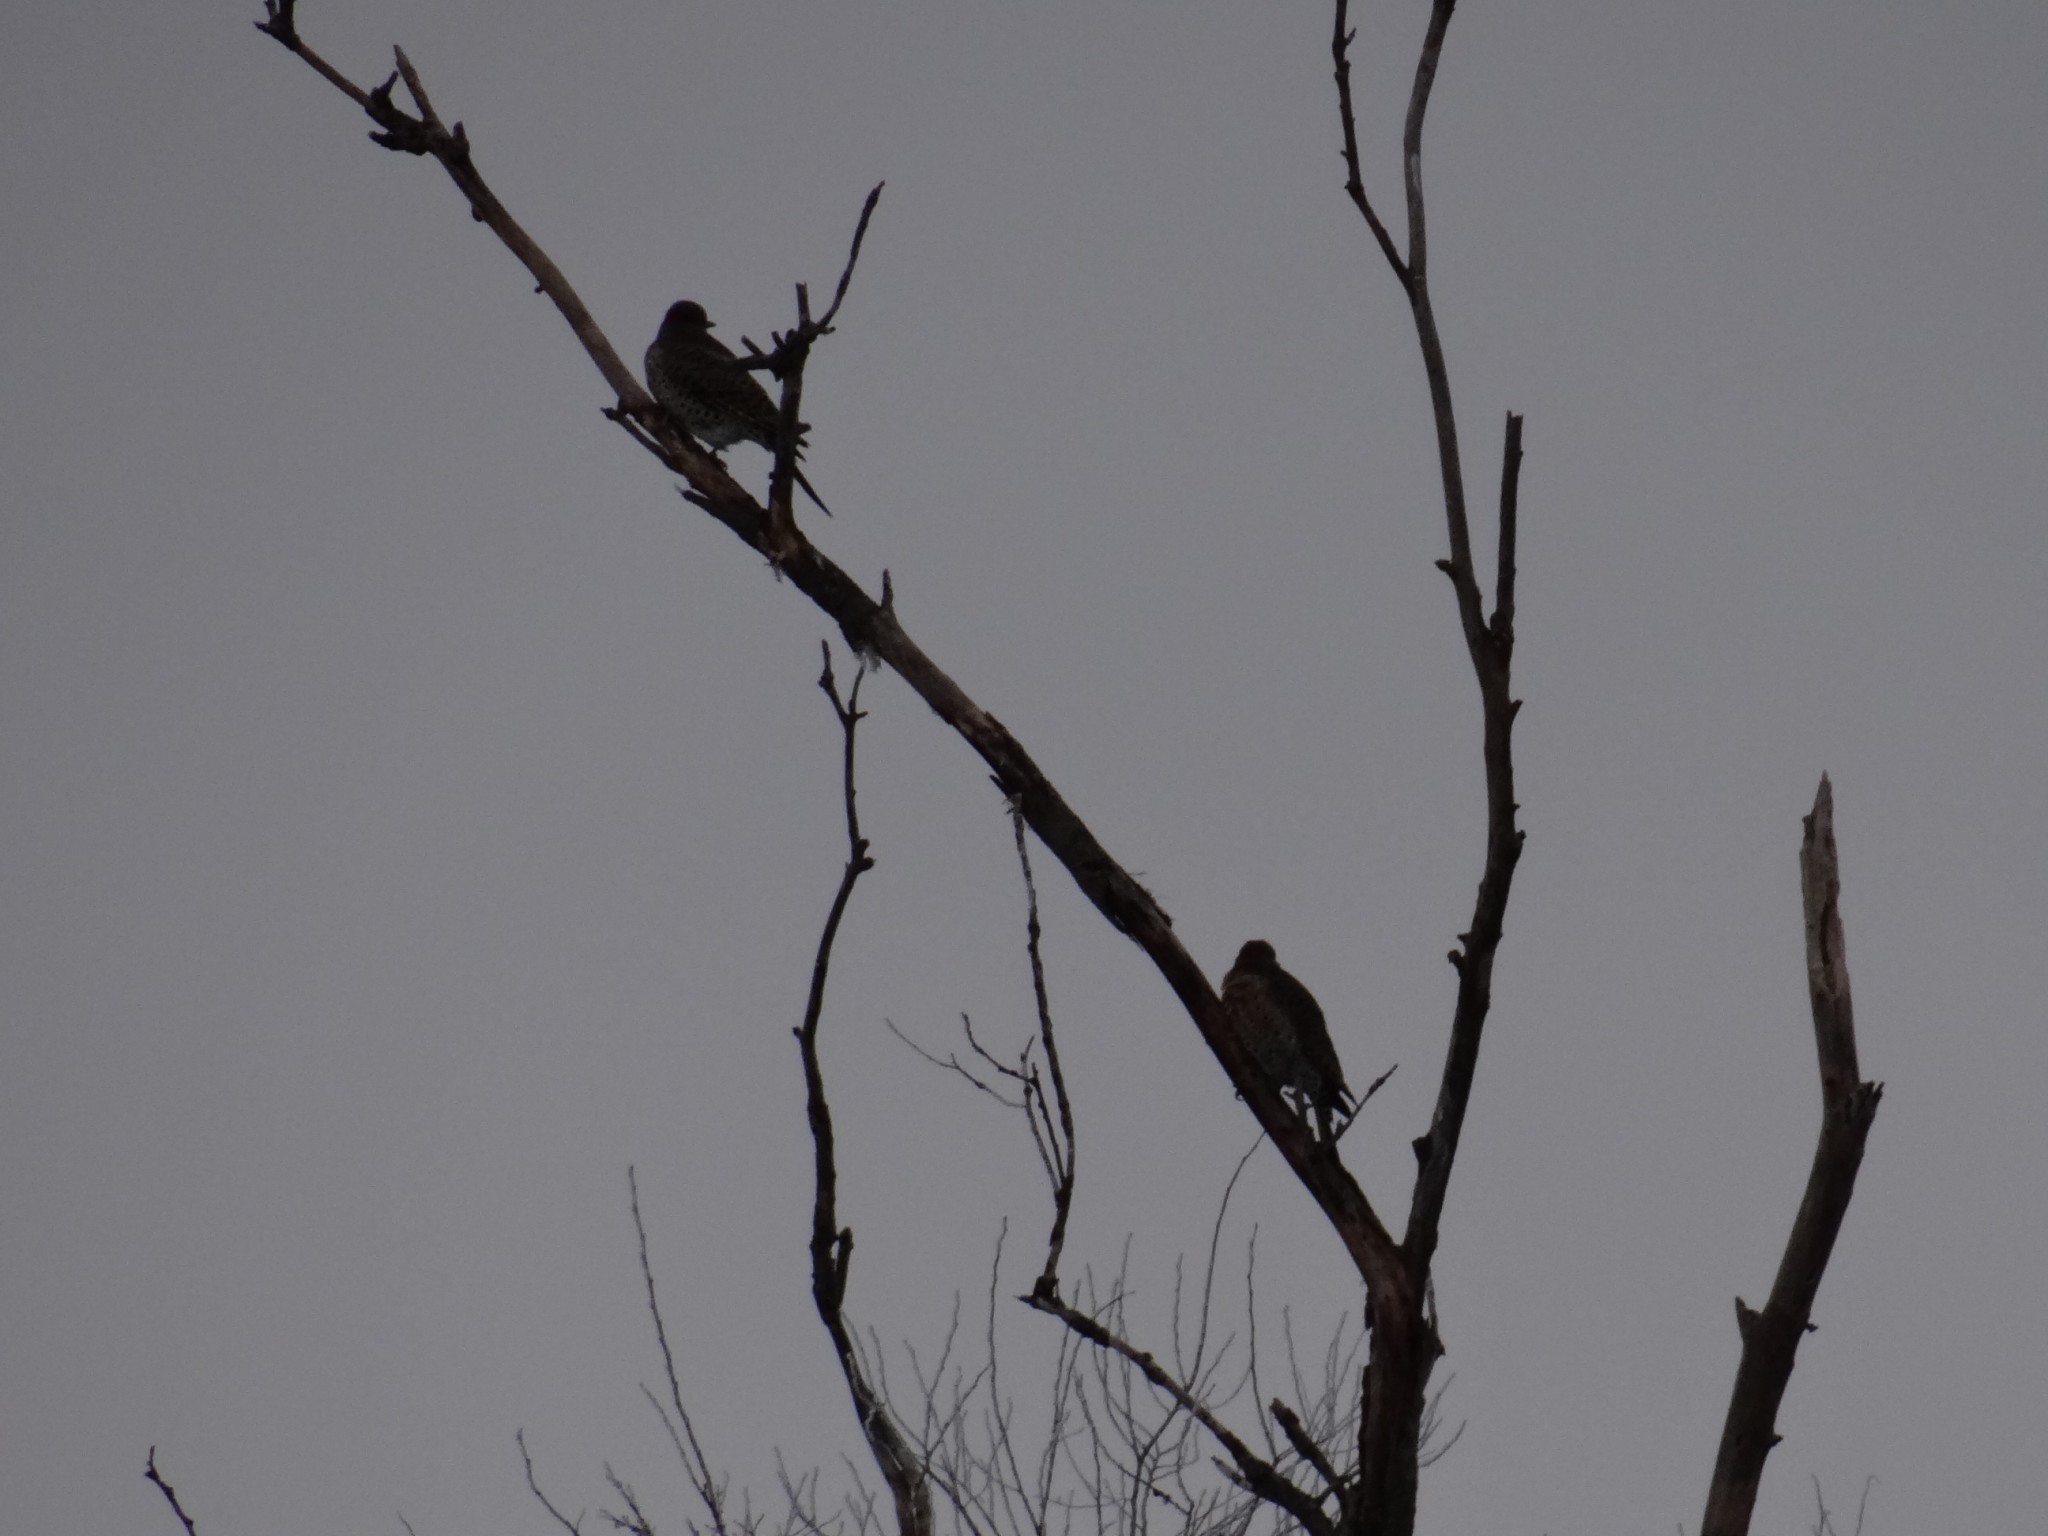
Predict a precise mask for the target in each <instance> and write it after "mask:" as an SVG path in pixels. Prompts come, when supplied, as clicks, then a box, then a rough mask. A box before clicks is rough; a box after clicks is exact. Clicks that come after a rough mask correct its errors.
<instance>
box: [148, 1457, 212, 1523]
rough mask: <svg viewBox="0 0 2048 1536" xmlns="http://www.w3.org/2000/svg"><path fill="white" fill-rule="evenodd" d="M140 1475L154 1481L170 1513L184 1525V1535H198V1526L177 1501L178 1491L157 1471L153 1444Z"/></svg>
mask: <svg viewBox="0 0 2048 1536" xmlns="http://www.w3.org/2000/svg"><path fill="white" fill-rule="evenodd" d="M142 1475H143V1476H144V1477H146V1478H148V1479H149V1480H150V1481H151V1482H152V1483H155V1484H156V1486H157V1490H158V1492H160V1493H162V1494H163V1496H164V1498H165V1499H166V1500H168V1501H169V1503H170V1506H171V1513H173V1514H175V1515H176V1516H177V1517H178V1520H179V1522H180V1523H181V1524H182V1525H183V1526H184V1527H185V1536H199V1527H198V1526H196V1525H194V1524H193V1523H192V1517H191V1516H190V1515H188V1514H186V1513H185V1506H184V1505H182V1504H180V1503H179V1502H178V1491H177V1490H176V1489H175V1488H173V1487H172V1486H171V1485H170V1484H169V1483H168V1482H167V1481H165V1479H164V1475H163V1473H161V1472H159V1471H157V1469H156V1447H155V1446H153V1445H152V1446H151V1447H150V1448H149V1465H148V1466H147V1467H145V1468H144V1469H143V1473H142Z"/></svg>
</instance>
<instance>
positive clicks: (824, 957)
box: [795, 646, 932, 1536]
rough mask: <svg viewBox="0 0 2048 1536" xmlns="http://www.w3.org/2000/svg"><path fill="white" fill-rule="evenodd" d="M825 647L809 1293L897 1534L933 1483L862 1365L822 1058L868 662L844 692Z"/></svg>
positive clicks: (853, 847)
mask: <svg viewBox="0 0 2048 1536" xmlns="http://www.w3.org/2000/svg"><path fill="white" fill-rule="evenodd" d="M822 649H823V651H824V669H823V670H822V671H821V672H820V673H819V676H818V687H819V688H820V690H822V691H823V693H824V694H825V697H826V698H827V699H829V700H830V701H831V704H832V712H833V714H834V715H835V716H836V717H837V718H838V720H839V729H840V739H841V751H840V764H841V769H840V783H841V798H842V799H843V800H844V802H845V807H846V866H845V868H844V869H843V870H842V871H841V873H840V877H839V888H838V890H837V891H835V892H834V894H833V897H832V906H831V910H830V912H829V913H828V915H827V916H826V919H825V926H824V929H823V931H822V932H821V933H820V934H819V936H818V950H817V957H816V959H815V960H814V961H813V962H812V965H811V989H810V996H809V998H808V999H807V1000H806V1002H805V1004H804V1019H803V1023H802V1025H801V1026H799V1027H798V1028H797V1030H796V1031H795V1034H796V1039H797V1050H798V1053H799V1054H800V1055H801V1057H802V1058H803V1069H804V1112H805V1115H806V1117H807V1119H808V1120H809V1122H810V1127H811V1148H812V1162H813V1171H814V1180H815V1196H814V1198H813V1200H812V1204H811V1245H810V1246H811V1297H812V1300H813V1301H814V1302H815V1303H816V1304H817V1309H818V1319H819V1321H820V1322H822V1323H823V1324H824V1325H825V1332H826V1334H827V1336H829V1337H830V1339H831V1340H832V1349H833V1353H834V1354H836V1355H837V1356H838V1358H839V1372H840V1375H841V1376H842V1377H844V1378H845V1381H846V1388H847V1392H848V1394H849V1395H850V1396H851V1397H852V1399H853V1410H854V1416H855V1418H856V1419H857V1420H858V1421H859V1423H860V1431H861V1435H862V1437H863V1438H865V1439H866V1441H867V1443H868V1450H869V1452H870V1453H871V1454H872V1455H873V1456H874V1458H875V1466H876V1469H877V1470H878V1471H880V1472H881V1474H882V1481H883V1482H885V1483H887V1484H888V1486H889V1492H890V1495H891V1496H892V1497H893V1498H894V1500H895V1502H896V1522H897V1529H898V1532H899V1536H931V1532H932V1500H931V1488H930V1485H929V1483H928V1481H927V1479H926V1476H925V1471H924V1465H923V1462H922V1460H921V1459H920V1458H919V1457H918V1456H917V1454H916V1452H915V1451H913V1450H912V1448H911V1446H910V1444H909V1442H908V1441H907V1440H906V1439H905V1438H904V1436H903V1432H902V1431H901V1430H900V1429H899V1428H898V1427H897V1425H896V1422H895V1420H894V1419H893V1418H892V1417H891V1416H890V1414H889V1410H888V1406H887V1402H886V1398H885V1396H884V1394H883V1393H880V1392H878V1391H877V1390H876V1389H875V1386H874V1384H873V1383H872V1382H870V1380H869V1379H868V1375H867V1372H866V1371H865V1370H864V1369H863V1368H862V1365H861V1361H860V1356H859V1353H858V1351H857V1349H856V1347H855V1344H854V1339H853V1334H852V1331H851V1330H850V1329H849V1328H848V1327H847V1325H846V1316H845V1311H844V1306H845V1301H846V1276H847V1270H848V1267H849V1266H850V1264H851V1263H852V1259H853V1229H852V1228H851V1227H841V1226H840V1225H839V1214H838V1190H839V1169H838V1160H837V1154H836V1151H835V1143H834V1138H833V1131H832V1107H831V1105H830V1103H829V1102H828V1101H827V1099H826V1097H825V1073H824V1068H823V1067H822V1066H821V1065H820V1063H819V1058H818V1023H819V1020H820V1018H821V1017H822V1016H823V1014H824V1009H825V981H826V977H827V975H828V974H829V972H830V970H831V965H832V944H833V940H834V939H835V938H836V937H837V936H838V933H839V924H840V921H841V919H842V918H844V917H845V915H846V906H847V903H848V902H849V901H850V900H851V899H852V897H853V888H854V885H855V883H856V882H857V881H858V880H859V879H860V877H861V876H862V875H864V874H866V873H867V872H868V871H869V870H870V869H873V868H874V867H875V861H874V859H873V858H872V857H870V855H869V853H868V840H867V839H866V838H865V837H863V836H862V835H861V830H860V810H859V802H858V797H857V795H856V790H855V784H856V780H855V773H854V763H855V757H854V748H855V744H856V742H857V740H858V736H859V728H860V722H861V721H862V720H863V719H864V718H866V717H865V715H864V714H863V712H862V710H861V708H860V688H861V684H862V682H864V681H865V680H866V677H867V673H866V670H865V669H862V670H861V671H859V672H857V673H856V674H855V676H854V680H853V687H852V688H851V689H850V690H849V691H848V692H847V695H846V697H845V698H844V699H843V700H842V699H841V697H840V694H839V684H838V680H837V678H836V677H835V676H834V675H833V671H832V651H831V647H830V646H825V647H822Z"/></svg>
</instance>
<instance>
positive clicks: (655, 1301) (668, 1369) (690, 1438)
mask: <svg viewBox="0 0 2048 1536" xmlns="http://www.w3.org/2000/svg"><path fill="white" fill-rule="evenodd" d="M626 1188H627V1191H628V1192H629V1193H630V1195H631V1197H632V1205H633V1235H634V1237H635V1238H637V1239H638V1241H639V1244H640V1278H641V1281H642V1282H643V1283H644V1284H645V1285H646V1287H647V1314H648V1316H649V1317H651V1318H653V1319H654V1342H655V1343H656V1345H658V1346H659V1347H660V1349H661V1367H662V1371H663V1374H664V1375H665V1376H666V1378H667V1380H668V1401H669V1406H670V1407H673V1408H674V1409H675V1418H674V1419H673V1420H671V1419H670V1418H669V1416H668V1411H667V1409H666V1408H664V1407H663V1406H662V1404H661V1402H660V1400H659V1399H657V1398H656V1397H655V1395H654V1394H653V1393H652V1392H650V1391H648V1389H647V1387H646V1386H645V1385H644V1384H643V1385H642V1386H641V1388H640V1390H641V1392H642V1393H644V1394H645V1395H646V1397H647V1400H648V1401H649V1402H650V1403H653V1404H654V1409H655V1412H656V1413H658V1414H660V1415H661V1422H662V1425H663V1427H664V1428H666V1429H667V1430H668V1437H669V1441H670V1443H671V1444H672V1445H674V1447H675V1451H676V1456H677V1457H678V1459H680V1460H681V1462H682V1463H683V1471H684V1473H685V1475H686V1476H688V1478H689V1480H690V1486H691V1487H692V1488H693V1489H695V1490H696V1493H697V1497H698V1499H699V1500H701V1501H702V1503H703V1505H704V1508H705V1510H706V1512H707V1513H708V1514H709V1515H710V1516H711V1529H712V1532H713V1533H714V1536H727V1531H726V1524H725V1486H724V1484H723V1483H722V1482H721V1481H720V1480H719V1479H718V1478H717V1477H716V1476H714V1475H713V1473H712V1471H711V1463H710V1462H709V1461H708V1460H706V1459H705V1456H704V1447H703V1445H702V1444H701V1443H700V1442H699V1441H698V1439H697V1426H696V1425H695V1424H693V1423H692V1422H691V1421H690V1410H689V1409H687V1408H685V1407H684V1406H683V1387H682V1382H681V1381H680V1379H679V1378H678V1377H677V1375H676V1357H675V1352H674V1351H673V1350H671V1349H670V1348H669V1343H668V1324H667V1322H666V1321H665V1320H664V1319H663V1317H662V1314H661V1301H660V1298H659V1297H657V1296H656V1295H655V1293H654V1263H653V1260H652V1259H650V1258H649V1257H648V1254H647V1223H646V1222H645V1221H643V1220H642V1219H641V1217H640V1175H639V1172H638V1170H636V1169H634V1168H633V1167H631V1166H628V1167H627V1169H626Z"/></svg>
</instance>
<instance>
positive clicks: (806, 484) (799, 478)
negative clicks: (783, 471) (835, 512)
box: [790, 465, 832, 517]
mask: <svg viewBox="0 0 2048 1536" xmlns="http://www.w3.org/2000/svg"><path fill="white" fill-rule="evenodd" d="M790 470H791V472H792V473H793V474H794V475H795V476H796V483H797V484H798V485H800V486H802V487H803V491H804V494H805V495H806V496H808V497H810V498H811V504H812V505H813V506H815V507H816V508H817V509H818V510H819V511H820V512H822V513H824V514H825V515H826V516H827V517H830V516H831V515H832V509H831V508H830V507H828V506H826V505H825V503H824V502H823V501H821V500H819V498H818V493H817V492H816V491H814V490H812V489H811V482H810V480H809V479H808V478H806V477H805V475H804V472H803V471H802V470H800V469H798V468H796V466H795V465H791V466H790Z"/></svg>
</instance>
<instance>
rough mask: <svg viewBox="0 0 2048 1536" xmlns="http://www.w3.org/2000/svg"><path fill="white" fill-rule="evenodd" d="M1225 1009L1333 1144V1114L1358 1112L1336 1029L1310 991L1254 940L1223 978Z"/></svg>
mask: <svg viewBox="0 0 2048 1536" xmlns="http://www.w3.org/2000/svg"><path fill="white" fill-rule="evenodd" d="M1223 1011H1224V1014H1225V1015H1226V1016H1227V1017H1228V1018H1229V1020H1230V1022H1231V1024H1232V1025H1233V1026H1234V1027H1235V1028H1236V1030H1237V1035H1238V1039H1239V1040H1241V1041H1242V1042H1243V1043H1244V1046H1245V1049H1246V1050H1247V1051H1249V1052H1250V1053H1251V1056H1252V1058H1253V1060H1255V1061H1256V1062H1257V1063H1258V1064H1259V1067H1260V1070H1262V1071H1263V1072H1264V1073H1265V1074H1266V1076H1267V1078H1268V1080H1270V1081H1271V1082H1272V1084H1273V1085H1274V1086H1275V1087H1276V1088H1279V1089H1282V1090H1286V1089H1289V1088H1291V1089H1293V1090H1294V1095H1295V1097H1296V1099H1297V1100H1298V1101H1299V1102H1300V1104H1301V1106H1302V1108H1303V1109H1304V1110H1306V1109H1308V1108H1311V1107H1312V1108H1313V1109H1314V1110H1315V1112H1316V1124H1317V1126H1318V1128H1319V1131H1320V1133H1321V1135H1322V1138H1323V1139H1324V1140H1325V1141H1327V1140H1329V1139H1330V1121H1331V1117H1332V1116H1333V1115H1337V1114H1342V1115H1345V1116H1347V1117H1348V1116H1350V1115H1353V1114H1356V1113H1357V1110H1358V1106H1357V1100H1356V1095H1354V1094H1353V1093H1352V1091H1351V1089H1350V1088H1349V1087H1348V1086H1346V1084H1345V1082H1344V1064H1343V1063H1342V1062H1340V1061H1339V1060H1338V1059H1337V1048H1336V1047H1335V1046H1334V1045H1332V1044H1331V1043H1330V1026H1329V1025H1328V1024H1327V1023H1326V1022H1324V1019H1323V1010H1322V1008H1321V1007H1319V1006H1318V1005H1317V1003H1316V1000H1315V997H1314V996H1313V995H1312V994H1311V993H1310V992H1309V989H1308V988H1307V987H1305V986H1303V985H1302V984H1301V983H1300V982H1299V981H1297V980H1296V979H1295V978H1294V977H1293V976H1290V975H1289V974H1288V973H1287V972H1286V971H1283V970H1282V969H1281V968H1280V962H1279V959H1278V957H1277V956H1276V955H1275V954H1274V953H1273V946H1272V945H1271V944H1269V943H1267V942H1266V941H1265V940H1264V939H1253V940H1252V941H1251V942H1250V943H1248V944H1246V945H1245V946H1244V948H1243V949H1241V950H1239V951H1238V952H1237V963H1236V964H1235V965H1233V966H1231V968H1230V971H1229V973H1228V974H1227V975H1226V976H1224V978H1223Z"/></svg>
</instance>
